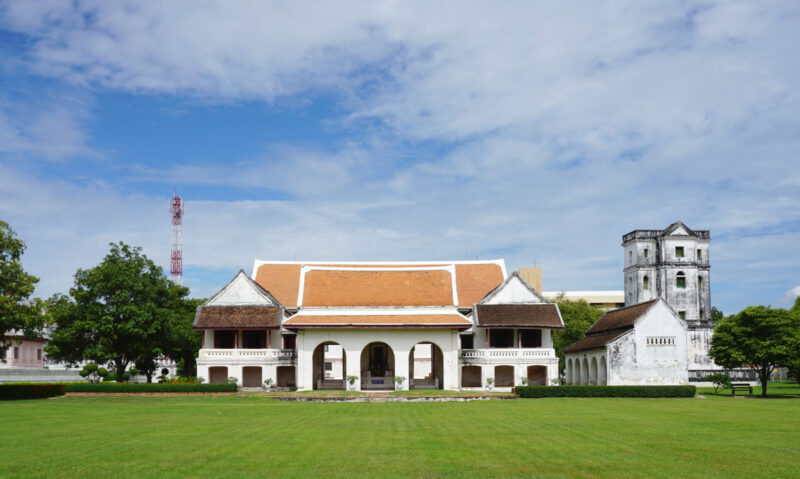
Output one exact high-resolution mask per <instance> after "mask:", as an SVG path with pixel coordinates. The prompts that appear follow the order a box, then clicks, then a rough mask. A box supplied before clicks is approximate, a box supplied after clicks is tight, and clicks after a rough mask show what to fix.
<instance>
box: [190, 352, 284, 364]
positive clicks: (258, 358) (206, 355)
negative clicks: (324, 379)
mask: <svg viewBox="0 0 800 479" xmlns="http://www.w3.org/2000/svg"><path fill="white" fill-rule="evenodd" d="M296 359H297V351H296V350H294V349H201V350H200V354H199V355H198V356H197V362H198V364H210V363H214V364H222V363H225V364H227V363H238V364H281V365H293V364H294V363H295V361H296Z"/></svg>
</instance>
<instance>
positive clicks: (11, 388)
mask: <svg viewBox="0 0 800 479" xmlns="http://www.w3.org/2000/svg"><path fill="white" fill-rule="evenodd" d="M63 395H64V385H63V384H58V383H7V384H0V400H4V399H42V398H50V397H55V396H63Z"/></svg>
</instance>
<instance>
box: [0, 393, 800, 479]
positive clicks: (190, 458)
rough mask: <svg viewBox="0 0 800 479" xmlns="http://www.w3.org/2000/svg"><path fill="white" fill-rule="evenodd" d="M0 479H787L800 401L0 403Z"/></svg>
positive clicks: (796, 452) (796, 466)
mask: <svg viewBox="0 0 800 479" xmlns="http://www.w3.org/2000/svg"><path fill="white" fill-rule="evenodd" d="M0 438H2V439H1V441H2V442H0V477H4V478H5V477H25V478H28V477H48V478H51V477H115V478H117V477H119V478H126V477H130V478H144V477H331V476H333V477H382V476H391V477H575V478H590V477H607V478H631V477H636V478H691V477H697V478H715V477H724V478H731V477H748V478H758V477H764V478H784V477H798V474H800V400H798V399H792V398H788V399H783V400H761V399H747V398H743V399H733V398H728V397H713V396H712V397H706V398H705V399H702V398H692V399H624V398H604V399H591V398H551V399H520V400H514V401H475V402H450V403H327V404H320V403H306V402H286V401H276V400H273V399H269V398H264V397H248V396H191V397H63V398H56V399H44V400H35V401H6V402H0Z"/></svg>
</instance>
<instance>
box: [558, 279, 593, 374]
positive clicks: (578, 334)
mask: <svg viewBox="0 0 800 479" xmlns="http://www.w3.org/2000/svg"><path fill="white" fill-rule="evenodd" d="M553 302H554V303H556V304H558V309H559V311H561V318H562V319H563V320H564V329H561V330H555V331H554V334H553V347H554V348H555V350H556V355H557V356H558V364H559V366H558V367H559V372H560V373H561V374H563V373H564V368H565V367H566V361H565V360H564V349H566V347H567V346H569V345H571V344H573V343H575V342H577V341H580V340H581V339H583V338H584V337H586V330H587V329H589V326H591V325H592V324H594V322H595V321H597V320H598V319H600V316H602V315H603V311H602V310H600V309H598V308H595V307H594V306H592V305H590V304H589V303H587V302H586V300H585V299H579V300H572V299H565V298H564V296H563V295H559V296H558V297H556V298H555V299H554V300H553Z"/></svg>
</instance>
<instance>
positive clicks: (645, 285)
mask: <svg viewBox="0 0 800 479" xmlns="http://www.w3.org/2000/svg"><path fill="white" fill-rule="evenodd" d="M642 288H644V289H650V278H649V277H648V276H647V275H645V277H644V279H643V280H642Z"/></svg>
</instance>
